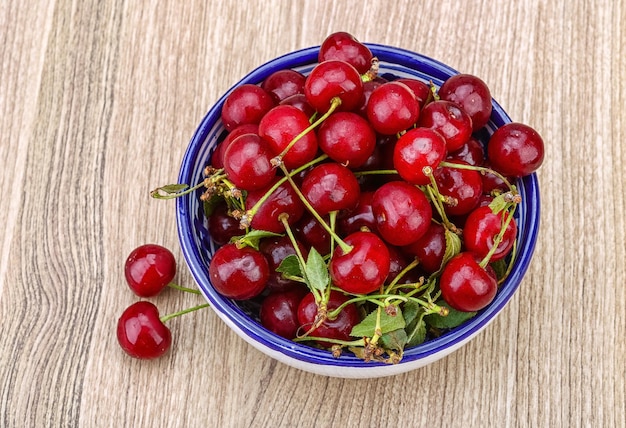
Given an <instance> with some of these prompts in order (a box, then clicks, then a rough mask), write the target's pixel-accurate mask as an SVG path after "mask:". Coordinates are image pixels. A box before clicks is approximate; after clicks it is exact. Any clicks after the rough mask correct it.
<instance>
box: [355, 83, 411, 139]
mask: <svg viewBox="0 0 626 428" xmlns="http://www.w3.org/2000/svg"><path fill="white" fill-rule="evenodd" d="M419 113H420V106H419V103H418V102H417V98H416V97H415V94H414V93H413V91H412V90H411V89H410V88H409V87H408V86H406V85H405V84H403V83H399V82H397V81H395V82H387V83H383V84H382V85H380V86H379V87H377V88H376V89H374V90H373V91H372V93H371V95H370V98H369V101H368V103H367V118H368V120H369V121H370V124H371V125H372V127H373V128H374V130H375V131H376V132H378V133H380V134H383V135H393V134H397V133H398V132H401V131H404V130H405V129H408V128H409V127H411V126H412V125H413V124H415V122H416V121H417V118H418V117H419Z"/></svg>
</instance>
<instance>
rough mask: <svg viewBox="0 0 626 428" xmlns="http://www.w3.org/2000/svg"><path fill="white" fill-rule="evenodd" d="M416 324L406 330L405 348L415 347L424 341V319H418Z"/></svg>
mask: <svg viewBox="0 0 626 428" xmlns="http://www.w3.org/2000/svg"><path fill="white" fill-rule="evenodd" d="M416 321H417V322H416V323H415V324H414V325H412V326H410V328H407V329H406V330H407V339H406V345H407V346H417V345H419V344H420V343H423V342H424V341H425V340H426V322H424V318H418V319H417V320H416Z"/></svg>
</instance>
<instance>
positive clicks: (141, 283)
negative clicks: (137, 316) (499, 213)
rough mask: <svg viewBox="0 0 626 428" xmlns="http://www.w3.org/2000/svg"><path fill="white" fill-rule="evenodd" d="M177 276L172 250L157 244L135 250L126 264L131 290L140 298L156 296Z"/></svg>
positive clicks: (142, 246)
mask: <svg viewBox="0 0 626 428" xmlns="http://www.w3.org/2000/svg"><path fill="white" fill-rule="evenodd" d="M175 275H176V259H175V258H174V255H173V254H172V252H171V251H170V250H168V249H167V248H165V247H162V246H160V245H156V244H145V245H141V246H139V247H137V248H135V249H134V250H133V251H131V253H130V254H129V255H128V258H127V259H126V263H125V264H124V276H125V277H126V282H127V283H128V286H129V287H130V289H131V290H132V291H133V292H134V293H135V294H136V295H137V296H140V297H152V296H156V295H157V294H159V293H160V292H161V290H163V288H165V287H166V286H167V284H169V283H170V282H171V281H172V279H174V276H175Z"/></svg>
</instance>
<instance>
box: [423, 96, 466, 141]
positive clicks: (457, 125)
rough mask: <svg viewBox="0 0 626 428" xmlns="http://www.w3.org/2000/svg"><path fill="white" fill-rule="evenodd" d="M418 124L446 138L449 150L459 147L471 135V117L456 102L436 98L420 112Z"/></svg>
mask: <svg viewBox="0 0 626 428" xmlns="http://www.w3.org/2000/svg"><path fill="white" fill-rule="evenodd" d="M418 124H419V126H423V127H425V128H431V129H434V130H435V131H437V132H438V133H440V134H441V136H442V137H443V138H444V139H445V140H446V148H447V149H448V151H449V152H452V151H454V150H458V149H460V148H461V147H462V146H463V144H465V143H466V142H467V141H468V140H469V139H470V137H471V135H472V119H471V118H470V116H469V114H467V113H466V112H465V111H464V110H463V109H462V108H461V107H460V106H459V105H458V104H456V103H453V102H451V101H445V100H438V101H433V102H432V103H429V104H427V105H426V106H425V107H424V108H423V109H422V111H421V112H420V118H419V121H418Z"/></svg>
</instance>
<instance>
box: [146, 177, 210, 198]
mask: <svg viewBox="0 0 626 428" xmlns="http://www.w3.org/2000/svg"><path fill="white" fill-rule="evenodd" d="M209 181H210V179H209V178H205V179H204V180H202V181H201V182H200V183H198V184H196V185H195V186H192V187H189V185H188V184H168V185H167V186H162V187H157V188H156V189H154V190H152V191H150V196H151V197H153V198H154V199H176V198H178V197H180V196H184V195H188V194H189V193H192V192H194V191H196V190H198V189H201V188H203V187H207V185H208V184H209Z"/></svg>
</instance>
